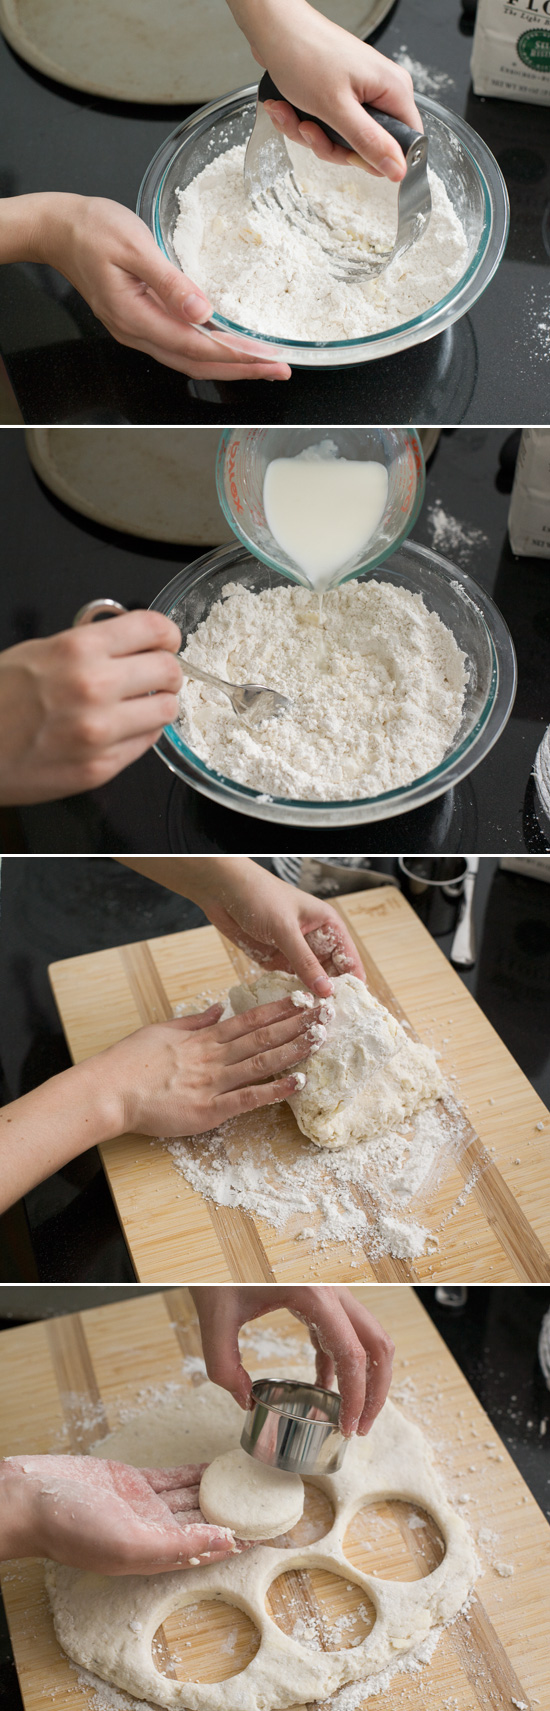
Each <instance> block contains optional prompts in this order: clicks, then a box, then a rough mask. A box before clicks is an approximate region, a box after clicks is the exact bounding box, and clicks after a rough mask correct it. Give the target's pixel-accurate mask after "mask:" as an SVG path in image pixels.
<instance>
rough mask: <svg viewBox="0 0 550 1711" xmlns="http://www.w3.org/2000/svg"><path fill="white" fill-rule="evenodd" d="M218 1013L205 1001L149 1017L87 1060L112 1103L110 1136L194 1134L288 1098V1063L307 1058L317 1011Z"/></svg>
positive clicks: (283, 1005)
mask: <svg viewBox="0 0 550 1711" xmlns="http://www.w3.org/2000/svg"><path fill="white" fill-rule="evenodd" d="M222 1010H223V1005H222V1004H212V1005H211V1007H210V1009H209V1010H204V1011H203V1012H202V1014H200V1015H195V1016H181V1017H179V1018H178V1020H177V1021H174V1022H155V1023H153V1025H152V1026H151V1027H149V1028H140V1029H138V1031H137V1032H136V1033H134V1034H129V1035H128V1038H127V1039H125V1040H120V1041H119V1042H118V1044H117V1045H115V1046H110V1047H109V1048H108V1050H107V1051H106V1052H102V1053H101V1056H100V1057H98V1058H97V1059H95V1060H94V1062H95V1064H96V1067H97V1073H98V1078H99V1080H100V1082H101V1089H102V1095H103V1097H104V1098H105V1097H107V1098H108V1097H109V1092H110V1093H111V1095H112V1100H113V1102H114V1101H117V1100H118V1110H119V1115H118V1118H117V1119H116V1123H115V1125H114V1126H113V1130H112V1132H113V1133H117V1134H123V1133H124V1132H126V1131H129V1132H131V1133H132V1134H138V1135H164V1136H166V1137H168V1136H175V1135H197V1134H202V1133H203V1132H204V1131H205V1130H208V1129H215V1128H217V1127H218V1125H219V1124H220V1123H225V1122H227V1119H228V1118H229V1117H237V1116H239V1115H240V1113H241V1112H243V1111H255V1110H257V1109H258V1107H259V1106H261V1105H273V1104H275V1103H277V1102H278V1101H281V1100H283V1099H290V1097H291V1096H292V1094H293V1093H295V1092H296V1089H297V1086H298V1085H299V1083H297V1080H296V1075H295V1074H292V1067H293V1065H296V1064H299V1063H301V1062H302V1060H303V1059H305V1058H307V1057H309V1054H310V1051H311V1046H312V1043H313V1036H312V1033H311V1028H312V1023H315V1022H318V1020H319V1014H320V1011H319V1008H316V1009H314V1010H311V1009H298V1008H297V1007H296V1005H295V1004H292V1003H291V1001H290V999H289V998H284V999H282V1000H280V1001H279V1002H278V1003H276V1004H266V1005H263V1006H262V1007H261V1008H257V1009H254V1010H249V1011H247V1012H246V1014H244V1015H241V1016H232V1017H230V1018H229V1019H228V1020H227V1021H224V1022H222V1021H220V1017H221V1013H222ZM88 1067H89V1066H88ZM113 1109H117V1107H116V1104H114V1105H113Z"/></svg>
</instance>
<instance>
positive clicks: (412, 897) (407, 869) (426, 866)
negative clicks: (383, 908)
mask: <svg viewBox="0 0 550 1711" xmlns="http://www.w3.org/2000/svg"><path fill="white" fill-rule="evenodd" d="M398 866H399V872H400V875H401V884H402V888H403V891H404V893H405V896H406V897H407V898H408V901H409V903H411V904H412V907H413V909H414V910H415V912H416V914H417V915H418V916H419V917H420V920H421V921H423V923H424V926H425V927H427V928H428V931H429V932H430V933H432V934H433V936H434V938H442V937H443V936H444V934H445V933H452V932H454V930H455V927H456V924H457V920H458V911H459V907H460V902H461V898H462V894H463V890H464V881H465V878H466V874H467V872H468V863H467V860H466V857H465V856H398Z"/></svg>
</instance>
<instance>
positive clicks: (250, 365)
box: [34, 193, 291, 380]
mask: <svg viewBox="0 0 550 1711" xmlns="http://www.w3.org/2000/svg"><path fill="white" fill-rule="evenodd" d="M39 200H40V201H47V203H48V206H47V208H46V209H45V210H43V214H42V219H41V225H40V231H41V236H40V240H39V246H38V248H37V247H36V246H35V250H34V254H35V256H36V258H37V259H38V260H41V261H47V262H49V263H50V264H51V266H52V267H56V268H58V270H59V272H60V273H63V274H64V276H65V278H66V279H69V280H70V282H71V284H72V285H74V286H75V287H76V290H77V291H80V293H81V296H82V297H84V298H85V299H86V302H87V303H89V304H90V308H91V309H93V312H94V315H97V317H98V320H99V321H102V322H103V325H104V327H107V331H108V332H109V333H112V336H113V338H114V339H117V340H118V343H119V344H121V345H129V346H130V349H132V350H140V351H145V353H146V355H147V356H152V357H154V359H155V362H160V363H163V364H164V366H165V367H166V368H175V369H177V370H179V372H180V373H181V374H187V375H190V376H191V377H192V378H193V379H195V380H204V379H206V380H208V379H219V380H288V378H289V376H290V372H291V371H290V368H289V367H288V363H285V362H269V361H266V359H265V358H264V357H263V356H261V355H260V356H253V355H251V354H249V352H243V351H242V350H240V349H239V340H238V338H233V337H232V336H231V335H230V334H228V335H225V334H220V337H219V339H216V338H214V337H213V336H212V335H211V334H210V333H208V334H206V333H202V332H201V331H200V329H199V328H197V326H194V325H192V323H193V322H202V321H207V320H208V319H209V316H210V314H211V312H212V310H211V304H210V303H209V302H208V299H207V298H206V297H205V295H204V292H203V291H201V290H200V288H199V287H198V286H196V285H194V283H193V280H192V279H188V278H187V276H186V275H185V274H184V273H181V272H180V270H179V268H177V267H174V266H173V265H172V263H171V262H170V261H168V260H167V258H166V257H165V256H163V255H162V252H161V250H160V249H159V247H158V244H156V243H155V240H154V237H153V235H152V232H150V231H149V230H148V228H147V226H146V225H145V223H144V221H143V220H140V219H138V216H137V214H133V213H132V211H131V209H130V208H124V207H123V206H122V205H121V204H120V203H118V202H109V201H107V200H106V199H104V198H103V197H97V196H64V195H58V194H53V193H52V194H51V196H49V197H47V198H40V199H39Z"/></svg>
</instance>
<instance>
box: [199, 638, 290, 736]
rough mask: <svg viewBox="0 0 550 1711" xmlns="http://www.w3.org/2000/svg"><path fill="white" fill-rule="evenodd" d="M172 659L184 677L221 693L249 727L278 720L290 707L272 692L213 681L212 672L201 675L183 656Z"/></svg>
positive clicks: (284, 698) (250, 685)
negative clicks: (175, 659) (207, 685)
mask: <svg viewBox="0 0 550 1711" xmlns="http://www.w3.org/2000/svg"><path fill="white" fill-rule="evenodd" d="M176 658H177V659H179V662H180V665H181V669H182V671H183V672H184V674H185V676H186V677H197V678H199V679H200V682H201V683H210V684H211V685H212V688H213V689H221V691H222V694H223V695H227V696H228V699H229V700H230V702H231V706H232V708H233V712H234V713H236V714H237V717H238V718H239V719H247V720H248V723H249V724H250V725H259V723H260V720H261V719H280V717H281V713H287V712H289V710H290V708H291V707H292V702H291V701H289V699H288V696H287V695H279V693H278V691H277V690H276V689H265V688H264V687H263V685H262V684H259V683H226V682H225V679H224V678H223V677H214V676H213V674H212V672H210V671H202V669H201V667H200V665H192V664H191V661H190V660H188V659H186V658H185V655H184V654H177V655H176Z"/></svg>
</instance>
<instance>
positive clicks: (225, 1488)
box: [199, 1448, 304, 1539]
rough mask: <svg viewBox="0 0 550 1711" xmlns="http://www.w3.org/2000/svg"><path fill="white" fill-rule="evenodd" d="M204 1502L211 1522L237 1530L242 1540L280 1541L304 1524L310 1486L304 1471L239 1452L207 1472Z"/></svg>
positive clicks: (221, 1458)
mask: <svg viewBox="0 0 550 1711" xmlns="http://www.w3.org/2000/svg"><path fill="white" fill-rule="evenodd" d="M199 1503H200V1506H201V1509H202V1513H203V1515H204V1517H205V1520H206V1521H214V1522H215V1523H216V1524H217V1526H219V1527H231V1529H232V1531H233V1532H234V1533H236V1535H237V1538H238V1539H276V1538H277V1536H278V1534H279V1533H289V1532H290V1531H291V1529H292V1527H295V1526H296V1525H297V1523H298V1521H299V1520H300V1516H301V1515H302V1513H303V1508H304V1487H303V1484H302V1481H301V1479H300V1475H299V1474H298V1473H281V1471H280V1469H279V1468H277V1467H265V1466H264V1464H263V1462H261V1461H255V1460H254V1457H253V1456H248V1455H247V1454H246V1451H245V1450H242V1449H240V1448H239V1449H237V1450H228V1451H227V1454H226V1455H223V1456H217V1457H216V1460H215V1461H212V1462H211V1463H210V1466H209V1467H207V1468H206V1470H205V1472H204V1473H203V1476H202V1479H201V1485H200V1493H199Z"/></svg>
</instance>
